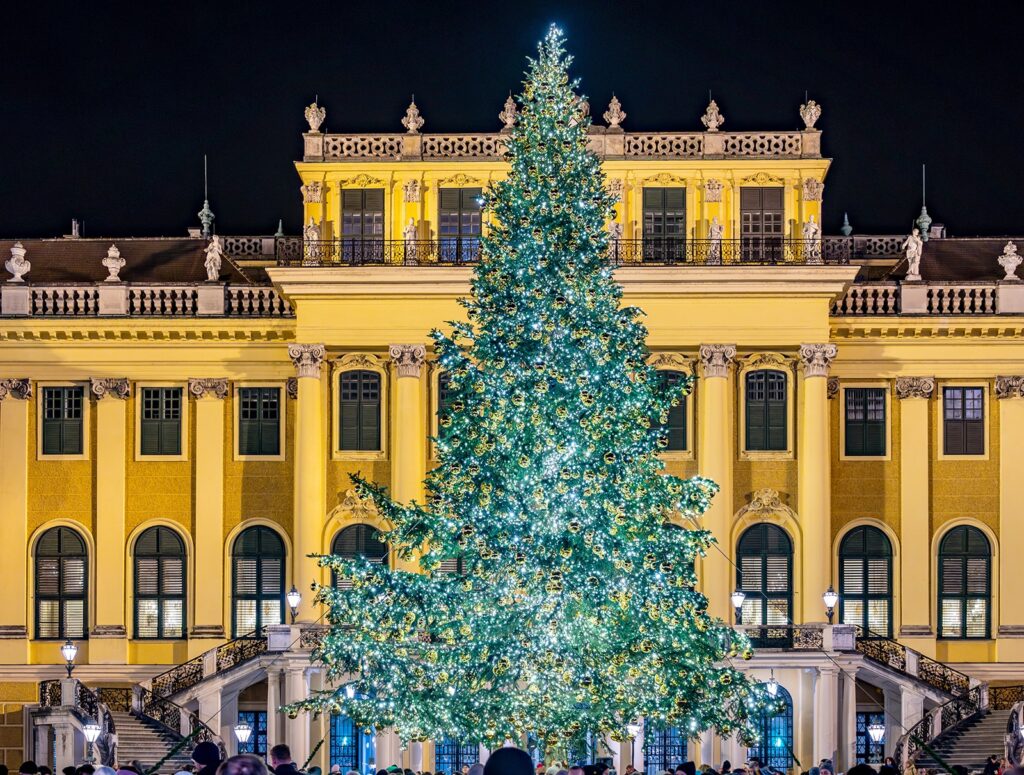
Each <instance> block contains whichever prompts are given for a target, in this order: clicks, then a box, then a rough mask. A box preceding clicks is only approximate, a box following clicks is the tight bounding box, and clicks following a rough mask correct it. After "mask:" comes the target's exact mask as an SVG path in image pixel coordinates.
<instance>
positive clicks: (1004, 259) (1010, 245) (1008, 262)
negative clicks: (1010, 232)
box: [998, 241, 1024, 282]
mask: <svg viewBox="0 0 1024 775" xmlns="http://www.w3.org/2000/svg"><path fill="white" fill-rule="evenodd" d="M998 261H999V266H1001V267H1002V268H1003V271H1004V272H1006V277H1004V278H1003V279H1004V280H1010V281H1011V282H1013V281H1017V282H1019V281H1020V278H1019V277H1017V267H1018V266H1020V264H1021V261H1024V256H1021V255H1020V254H1019V253H1018V252H1017V243H1016V242H1013V241H1010V242H1007V243H1006V247H1004V248H1003V255H1001V256H999V259H998Z"/></svg>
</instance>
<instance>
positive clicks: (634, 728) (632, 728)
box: [626, 721, 640, 767]
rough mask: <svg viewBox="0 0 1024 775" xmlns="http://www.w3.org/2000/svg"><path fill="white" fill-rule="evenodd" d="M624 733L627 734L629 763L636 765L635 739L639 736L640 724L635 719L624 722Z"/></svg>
mask: <svg viewBox="0 0 1024 775" xmlns="http://www.w3.org/2000/svg"><path fill="white" fill-rule="evenodd" d="M626 733H627V734H628V735H629V763H630V764H632V765H633V766H634V767H636V739H637V737H639V736H640V724H639V723H638V722H636V721H634V722H632V723H631V724H626Z"/></svg>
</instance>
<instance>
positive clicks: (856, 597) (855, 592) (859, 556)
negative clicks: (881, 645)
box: [839, 526, 892, 638]
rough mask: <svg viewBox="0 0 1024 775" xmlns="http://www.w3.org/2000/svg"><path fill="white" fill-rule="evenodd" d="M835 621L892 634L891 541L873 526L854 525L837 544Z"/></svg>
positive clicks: (888, 636)
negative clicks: (836, 603) (836, 616)
mask: <svg viewBox="0 0 1024 775" xmlns="http://www.w3.org/2000/svg"><path fill="white" fill-rule="evenodd" d="M839 621H841V622H842V623H843V624H855V625H857V626H858V627H862V628H864V629H865V630H870V631H871V632H872V633H875V634H878V635H883V636H885V637H886V638H891V637H892V544H890V543H889V539H888V537H887V536H886V535H885V533H883V532H882V531H881V530H879V529H878V528H877V527H870V526H864V527H855V528H854V529H853V530H851V531H850V532H849V533H847V534H846V536H845V537H844V538H843V542H842V543H841V544H840V545H839Z"/></svg>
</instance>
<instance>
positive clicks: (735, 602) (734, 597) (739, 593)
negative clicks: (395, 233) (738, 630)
mask: <svg viewBox="0 0 1024 775" xmlns="http://www.w3.org/2000/svg"><path fill="white" fill-rule="evenodd" d="M729 599H730V600H731V601H732V607H733V608H734V609H735V611H736V624H742V623H743V622H742V621H741V620H742V619H743V601H744V600H746V599H747V595H746V593H745V592H744V591H743V590H742V589H737V590H736V591H734V592H733V593H732V594H731V595H729Z"/></svg>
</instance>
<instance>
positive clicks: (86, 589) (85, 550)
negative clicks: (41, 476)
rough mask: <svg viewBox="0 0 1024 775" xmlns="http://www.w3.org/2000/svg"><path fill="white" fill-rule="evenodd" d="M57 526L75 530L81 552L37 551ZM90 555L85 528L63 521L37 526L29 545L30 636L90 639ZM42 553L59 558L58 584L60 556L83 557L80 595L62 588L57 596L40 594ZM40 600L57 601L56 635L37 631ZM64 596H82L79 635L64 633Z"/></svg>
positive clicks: (61, 568)
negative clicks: (62, 522)
mask: <svg viewBox="0 0 1024 775" xmlns="http://www.w3.org/2000/svg"><path fill="white" fill-rule="evenodd" d="M56 530H66V531H68V532H70V533H72V534H74V535H75V536H76V537H77V538H78V540H79V541H81V543H82V553H81V554H64V553H61V554H46V555H40V554H39V546H40V544H41V543H42V540H43V539H44V538H45V537H46V536H47V535H48V534H49V533H50V532H51V531H56ZM89 555H90V551H89V542H88V541H87V540H86V537H85V533H84V531H83V530H81V529H79V528H78V527H74V526H71V525H65V524H55V525H51V526H50V527H46V528H44V529H42V530H40V532H39V534H38V535H37V536H36V539H35V541H34V542H33V545H32V624H33V627H34V629H33V631H32V640H38V641H48V642H57V641H62V640H66V639H68V638H70V639H71V640H88V639H89V630H90V629H91V628H90V626H89V616H90V613H91V611H90V609H91V606H90V605H89V602H90V601H89V596H90V594H91V592H92V576H91V563H90V557H89ZM41 557H42V558H46V559H52V558H57V559H58V560H59V561H60V562H59V573H60V576H59V577H58V588H60V587H62V586H63V584H62V583H61V581H62V580H63V572H64V568H63V565H64V564H63V560H64V558H65V557H67V558H79V557H81V558H82V560H83V567H82V574H83V585H82V594H81V595H71V594H66V593H64V592H62V591H58V592H57V594H56V596H53V595H46V596H45V597H44V596H43V595H41V593H40V591H39V578H40V576H41V574H40V572H39V560H40V558H41ZM43 600H56V601H57V604H58V614H57V616H58V619H57V630H58V632H57V634H56V635H45V636H44V635H40V634H39V632H40V627H39V621H40V607H39V604H40V603H41V602H42V601H43ZM66 600H81V601H82V634H81V635H68V633H67V627H66V621H65V618H66V617H65V615H64V602H65V601H66Z"/></svg>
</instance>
